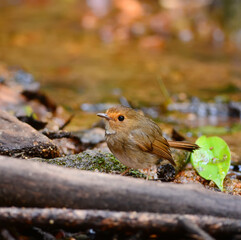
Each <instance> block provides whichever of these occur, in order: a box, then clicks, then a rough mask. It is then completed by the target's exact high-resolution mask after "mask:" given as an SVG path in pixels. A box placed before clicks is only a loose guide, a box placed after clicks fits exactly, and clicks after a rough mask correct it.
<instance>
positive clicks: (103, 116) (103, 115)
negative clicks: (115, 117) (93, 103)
mask: <svg viewBox="0 0 241 240" xmlns="http://www.w3.org/2000/svg"><path fill="white" fill-rule="evenodd" d="M97 116H98V117H102V118H105V119H106V120H112V118H111V117H109V116H108V115H107V114H106V113H97Z"/></svg>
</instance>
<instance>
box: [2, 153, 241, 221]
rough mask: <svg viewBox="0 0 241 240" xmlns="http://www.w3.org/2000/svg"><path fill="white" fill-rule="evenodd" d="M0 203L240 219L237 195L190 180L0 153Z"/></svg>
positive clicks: (4, 204) (240, 199)
mask: <svg viewBox="0 0 241 240" xmlns="http://www.w3.org/2000/svg"><path fill="white" fill-rule="evenodd" d="M0 206H19V207H23V206H25V207H57V208H61V207H66V208H75V209H105V210H113V211H137V212H143V211H145V212H155V213H175V214H195V215H210V216H216V217H227V216H228V217H229V218H234V219H241V207H240V206H241V198H240V197H239V196H232V195H227V194H223V193H218V192H213V191H210V190H206V189H204V188H202V187H200V186H199V185H194V184H183V185H181V184H173V183H160V182H151V181H145V180H138V179H133V178H130V177H122V176H116V175H108V174H100V173H94V172H87V171H80V170H73V169H66V168H62V167H57V166H52V165H48V164H45V163H38V162H33V161H30V160H20V159H14V158H8V157H3V156H1V157H0Z"/></svg>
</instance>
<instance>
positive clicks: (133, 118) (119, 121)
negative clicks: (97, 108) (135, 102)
mask: <svg viewBox="0 0 241 240" xmlns="http://www.w3.org/2000/svg"><path fill="white" fill-rule="evenodd" d="M97 116H99V117H102V118H104V119H105V120H106V121H105V123H106V133H107V134H108V133H109V134H114V133H117V132H129V131H131V129H132V128H134V127H135V126H136V125H137V124H138V121H139V119H140V117H141V116H143V115H142V114H141V113H140V112H138V111H136V110H134V109H132V108H129V107H124V106H121V105H120V106H116V107H112V108H109V109H108V110H107V111H106V113H98V114H97Z"/></svg>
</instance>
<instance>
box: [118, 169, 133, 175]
mask: <svg viewBox="0 0 241 240" xmlns="http://www.w3.org/2000/svg"><path fill="white" fill-rule="evenodd" d="M130 169H131V168H127V169H126V170H125V171H124V172H123V173H121V174H120V175H121V176H124V175H125V174H126V173H128V172H129V170H130Z"/></svg>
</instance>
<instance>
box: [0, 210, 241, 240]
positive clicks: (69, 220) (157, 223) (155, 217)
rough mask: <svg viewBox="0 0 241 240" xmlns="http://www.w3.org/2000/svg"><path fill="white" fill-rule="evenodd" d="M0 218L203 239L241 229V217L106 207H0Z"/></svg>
mask: <svg viewBox="0 0 241 240" xmlns="http://www.w3.org/2000/svg"><path fill="white" fill-rule="evenodd" d="M0 222H1V224H2V225H4V224H5V225H10V224H11V225H14V226H18V225H19V226H23V225H24V226H35V227H40V228H46V227H47V228H48V229H65V230H77V231H79V230H80V229H81V230H86V229H89V228H94V229H95V230H100V231H103V230H105V231H112V230H113V231H115V232H116V231H128V232H136V231H139V230H142V231H143V232H146V233H170V232H172V233H175V234H180V233H182V234H184V233H192V234H193V233H195V234H197V233H198V235H199V236H201V237H202V238H203V239H210V240H211V239H212V237H211V236H210V235H209V234H211V235H214V236H218V235H222V236H224V235H229V236H230V235H235V234H240V233H241V220H237V219H227V218H217V217H210V216H197V215H196V216H194V215H182V216H180V215H178V214H155V213H145V212H140V213H137V212H113V211H102V210H73V209H56V208H46V209H38V208H30V209H23V208H0Z"/></svg>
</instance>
